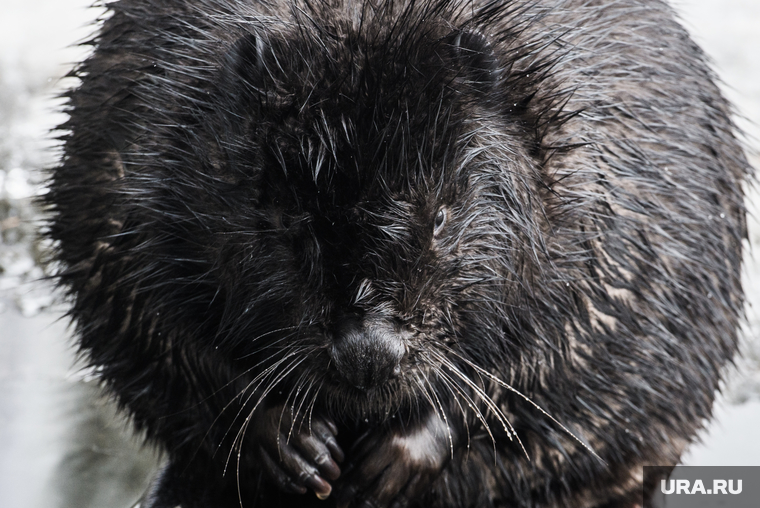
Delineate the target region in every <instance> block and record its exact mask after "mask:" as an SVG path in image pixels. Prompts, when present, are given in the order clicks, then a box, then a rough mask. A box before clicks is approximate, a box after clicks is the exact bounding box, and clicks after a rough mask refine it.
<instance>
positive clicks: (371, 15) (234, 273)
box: [45, 0, 749, 508]
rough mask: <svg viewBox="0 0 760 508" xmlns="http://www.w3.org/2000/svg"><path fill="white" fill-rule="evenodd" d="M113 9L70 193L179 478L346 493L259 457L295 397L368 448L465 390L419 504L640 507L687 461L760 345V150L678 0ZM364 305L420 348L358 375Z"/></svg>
mask: <svg viewBox="0 0 760 508" xmlns="http://www.w3.org/2000/svg"><path fill="white" fill-rule="evenodd" d="M109 10H110V16H108V17H107V19H106V20H105V21H104V22H103V26H102V28H101V30H100V32H99V33H98V35H97V36H96V37H95V38H94V39H93V41H92V44H93V45H94V46H95V53H94V55H93V56H92V57H91V58H89V59H88V60H87V61H85V62H84V63H83V64H81V65H80V66H79V67H78V68H77V69H76V70H75V71H74V73H73V74H74V75H75V76H77V77H79V78H80V79H81V84H80V85H79V86H78V87H77V88H76V89H74V90H73V91H72V92H71V93H70V95H69V109H68V112H69V114H70V119H69V121H68V122H67V123H66V124H65V125H64V126H63V129H64V130H65V131H66V134H65V138H64V139H65V145H64V157H63V159H62V163H61V165H60V166H59V167H57V168H55V170H54V171H53V172H52V174H51V177H50V192H49V194H47V196H46V197H45V203H46V205H47V206H48V207H49V210H50V212H51V217H52V218H51V220H50V223H49V233H48V234H49V237H50V238H52V239H53V240H55V241H56V244H57V252H56V258H57V261H58V262H60V270H59V274H58V277H59V280H60V283H61V285H62V287H63V288H64V289H65V291H66V292H67V295H68V296H69V297H70V300H71V316H72V318H73V320H74V323H75V324H76V334H77V337H78V343H79V347H80V349H81V351H82V353H83V354H84V355H85V356H86V358H88V359H89V361H90V363H91V364H92V365H94V366H96V367H97V368H98V371H99V373H100V376H101V378H102V380H103V382H104V384H105V386H106V387H107V389H108V390H109V391H110V392H111V393H112V394H114V396H115V397H116V398H117V400H118V401H119V403H120V404H121V405H122V406H123V407H124V408H125V409H126V410H127V411H128V412H129V413H130V414H131V415H132V417H133V418H134V421H135V422H136V423H137V425H138V427H139V428H141V429H144V430H145V431H146V432H147V434H148V436H149V438H150V439H151V440H152V441H154V442H157V443H159V444H160V445H161V447H162V448H164V449H165V450H166V451H167V453H168V459H169V465H168V467H167V469H166V470H165V471H164V472H163V476H162V478H161V479H159V481H157V483H156V485H155V486H154V491H153V492H152V493H151V494H150V496H149V498H150V503H151V505H152V506H156V507H160V506H172V507H173V506H175V505H178V504H181V506H182V507H183V508H192V507H201V506H203V507H205V506H219V507H222V506H224V507H227V506H239V505H240V504H241V503H242V504H243V506H276V505H278V503H280V505H282V506H308V505H310V504H311V503H314V504H317V503H321V504H320V506H330V504H329V503H331V501H328V504H327V505H325V504H324V502H321V501H317V500H316V499H315V498H314V496H313V494H307V495H304V496H301V495H294V496H291V495H288V494H283V493H281V492H280V490H279V489H276V488H273V487H272V485H271V482H270V481H269V480H268V476H267V474H268V473H267V471H266V467H264V466H262V465H261V462H260V461H258V460H255V452H254V450H255V449H256V447H257V446H258V445H259V444H260V443H259V442H258V441H257V439H264V438H257V437H256V436H258V435H259V434H257V433H256V432H255V429H254V430H251V428H250V427H249V426H248V425H249V422H248V420H247V418H248V417H249V416H251V417H252V418H253V421H256V420H255V417H254V416H255V415H258V414H259V413H260V412H261V411H262V410H263V409H262V408H265V407H272V406H274V407H280V406H281V407H282V408H283V410H282V413H283V415H285V413H286V412H287V411H290V410H292V412H293V413H294V415H293V417H292V421H291V425H290V429H289V430H288V432H287V434H288V435H290V434H293V433H295V434H299V433H304V432H307V431H306V429H308V428H309V427H310V425H311V419H312V418H322V419H323V420H324V421H326V422H327V421H329V422H334V423H335V425H336V426H337V427H338V429H339V432H338V434H337V439H338V442H339V443H340V446H341V447H342V448H343V450H345V451H347V459H346V460H347V461H348V463H349V464H352V462H351V460H352V459H351V457H350V454H351V452H350V450H351V449H352V446H353V444H354V441H355V440H356V439H358V438H359V436H362V435H364V439H365V440H366V439H370V440H376V441H377V443H376V444H377V445H378V447H379V448H383V446H384V444H386V443H387V442H388V441H389V440H391V439H392V438H399V437H402V438H403V436H405V435H407V434H409V433H412V432H416V431H421V432H423V433H425V432H427V431H430V432H428V434H430V436H428V437H431V436H433V434H436V432H438V431H436V432H433V430H431V429H432V428H433V427H435V425H433V424H431V423H429V422H431V421H441V419H442V420H445V425H444V428H445V429H446V430H445V432H444V433H443V435H442V437H441V438H440V439H443V440H444V441H446V442H448V443H449V444H450V446H446V447H445V453H443V454H442V455H441V454H439V455H441V456H437V457H438V459H439V460H438V462H437V463H436V467H437V468H438V469H435V468H434V469H435V471H436V472H435V473H431V474H430V476H431V478H430V479H429V482H428V484H425V486H424V488H423V487H420V491H419V493H418V495H417V496H416V497H415V498H414V499H410V500H409V502H410V505H411V506H435V507H452V508H454V507H456V508H462V507H468V506H472V507H489V506H542V507H543V506H547V507H548V506H600V507H601V506H632V505H634V504H636V503H640V502H641V499H642V498H641V495H642V494H641V489H642V486H641V481H642V479H641V472H642V470H641V467H642V466H643V465H645V464H659V465H662V464H675V463H677V461H678V459H679V457H680V455H681V453H682V452H683V450H684V448H685V446H686V445H687V444H688V443H689V441H690V440H691V439H692V437H693V436H694V434H695V432H696V431H697V430H698V428H699V427H700V425H701V423H702V422H703V420H704V419H705V418H709V416H710V412H711V405H712V401H713V397H714V394H715V391H716V390H717V388H718V382H719V379H720V373H721V369H722V368H723V367H724V366H725V365H726V364H727V362H729V361H730V359H731V357H732V355H733V354H734V351H735V349H736V339H737V327H738V325H739V322H740V314H741V308H742V303H743V292H742V288H741V284H740V280H739V274H740V265H741V244H742V240H743V239H744V238H745V236H746V232H745V219H744V216H745V212H744V208H743V193H742V183H743V181H744V180H745V179H746V177H747V175H748V174H749V168H748V166H747V162H746V160H745V158H744V155H743V153H742V149H741V147H740V145H739V144H738V143H737V141H736V139H735V136H734V134H733V130H734V129H733V125H732V123H731V120H730V110H729V107H728V105H727V103H726V102H725V100H724V99H723V98H722V97H721V94H720V92H719V91H718V89H717V87H716V85H715V83H714V76H713V75H712V73H711V72H710V71H709V69H708V67H707V65H706V64H705V61H704V57H703V55H702V53H701V51H700V50H699V48H698V47H697V46H696V45H695V44H694V43H693V42H692V41H691V40H690V39H689V37H688V36H687V34H686V32H685V31H684V30H683V29H682V28H681V27H680V26H679V25H678V24H677V22H676V21H675V20H674V15H673V13H672V11H671V10H670V8H669V7H667V6H666V5H665V4H663V3H661V2H658V1H637V0H620V1H615V2H595V1H581V0H544V1H539V2H523V1H513V2H494V3H481V2H475V3H465V2H456V1H445V0H436V1H434V2H423V3H419V4H410V3H406V2H403V1H401V0H398V1H388V2H386V1H382V0H378V1H377V2H370V1H365V2H363V3H362V2H350V1H347V0H346V1H340V0H335V1H332V2H294V3H290V2H288V1H275V2H263V3H258V2H253V1H252V2H243V1H234V0H203V1H197V2H182V1H176V0H175V1H160V2H159V1H151V0H122V1H119V2H114V3H112V4H109ZM441 207H444V209H445V211H446V214H447V215H446V221H445V225H444V227H443V229H442V231H441V232H440V233H436V229H435V224H436V214H437V211H438V210H439V208H441ZM346 316H360V318H361V317H362V316H374V318H373V319H375V318H376V319H378V320H380V321H379V322H380V323H381V328H382V327H385V328H388V327H390V326H395V327H397V328H393V330H394V331H392V332H388V333H389V334H390V336H391V339H390V340H392V341H398V340H400V341H402V343H403V344H404V347H405V351H406V353H405V355H404V357H403V359H402V360H401V363H400V365H401V367H402V371H401V374H400V375H399V376H396V377H391V378H390V379H389V380H388V381H387V383H380V384H378V386H374V387H372V388H371V389H370V390H369V391H368V392H363V391H362V390H358V389H356V388H355V387H354V386H351V384H350V383H346V382H345V375H344V374H342V372H343V371H344V370H346V369H347V367H346V368H343V369H344V370H343V371H341V370H340V369H339V368H338V367H336V366H335V364H334V363H335V362H332V361H331V358H332V357H331V356H330V354H331V351H333V350H331V349H330V348H331V347H333V343H334V342H335V341H336V337H337V336H339V335H340V333H341V332H339V331H336V330H340V327H341V326H342V323H344V321H345V320H346V319H348V318H347V317H346ZM362 319H363V318H362ZM389 323H391V324H392V325H391V324H389ZM379 326H380V325H379ZM385 328H383V329H385ZM383 333H385V332H383ZM381 335H382V334H381ZM383 337H384V336H383ZM379 340H380V339H379ZM382 340H384V339H382ZM383 347H384V346H383ZM347 351H351V350H350V348H349V349H347ZM372 351H373V354H374V353H376V354H377V360H378V361H382V360H383V359H384V355H385V353H384V351H385V349H382V347H381V348H380V349H377V350H372ZM347 354H350V353H347ZM358 356H359V355H357V358H356V360H357V361H359V359H358ZM349 359H350V358H349ZM373 361H374V360H373ZM348 363H350V362H348ZM362 368H364V369H366V370H365V371H362V372H366V373H368V374H367V376H369V374H373V375H374V374H376V372H375V371H374V370H373V364H372V363H371V362H370V363H369V364H368V365H366V366H365V367H362ZM336 369H338V370H336ZM386 370H387V369H386ZM384 372H385V371H383V373H381V374H382V375H383V376H384V375H385V373H384ZM378 375H380V374H378ZM278 404H279V406H278ZM254 409H255V411H254ZM431 415H439V416H438V417H437V418H438V419H437V420H436V418H435V417H433V416H431ZM444 415H445V416H444ZM549 415H550V416H549ZM285 416H286V418H285V421H288V417H287V415H285ZM431 418H432V419H431ZM320 421H321V420H320ZM399 422H401V423H399ZM270 430H271V429H270ZM436 435H437V434H436ZM367 436H369V437H367ZM431 439H433V440H434V441H435V442H437V443H440V439H439V438H437V437H436V438H433V437H431ZM372 442H374V441H372ZM383 449H384V448H383ZM388 453H390V452H388ZM398 462H399V463H400V464H404V465H408V462H409V455H403V454H402V455H401V456H400V458H399V460H398ZM431 471H432V470H431ZM400 474H401V473H399V475H400ZM347 478H352V477H351V476H350V475H347ZM340 481H341V480H339V481H338V482H337V483H336V489H337V492H338V493H339V492H340V491H341V489H343V491H345V490H346V489H347V488H348V487H347V485H346V484H350V481H349V480H345V482H346V484H341V483H340ZM349 486H350V485H349ZM334 497H335V496H333V498H334ZM357 499H358V498H357Z"/></svg>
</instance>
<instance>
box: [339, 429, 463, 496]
mask: <svg viewBox="0 0 760 508" xmlns="http://www.w3.org/2000/svg"><path fill="white" fill-rule="evenodd" d="M455 444H456V436H455V432H454V429H453V428H450V427H449V426H448V425H447V424H446V423H445V422H444V421H442V420H441V419H440V418H439V417H438V416H437V415H431V416H430V417H428V419H427V420H426V421H425V422H424V423H423V424H422V425H421V426H419V427H415V428H412V429H409V428H406V429H404V428H402V427H401V426H397V427H392V428H390V429H388V430H385V429H384V430H380V429H373V430H371V431H368V432H367V433H365V434H364V435H363V436H362V437H361V438H360V439H359V440H358V441H357V443H356V444H355V445H354V446H353V447H352V450H351V452H350V453H349V456H350V457H351V459H350V462H349V463H348V464H347V465H346V468H345V469H344V473H343V476H342V477H341V480H340V482H339V483H338V484H337V485H336V493H335V498H336V501H337V506H338V507H339V508H347V507H348V506H351V507H356V508H386V507H387V508H405V507H406V506H407V505H408V504H409V503H410V502H412V501H413V500H415V499H416V498H417V497H418V496H419V495H420V494H422V493H423V492H425V490H427V489H428V488H429V487H430V485H431V484H432V483H433V481H435V480H436V479H437V478H438V476H439V475H440V473H441V471H442V470H443V468H444V467H445V466H446V464H447V463H448V461H449V460H450V458H451V454H452V452H451V451H452V449H453V446H454V445H455Z"/></svg>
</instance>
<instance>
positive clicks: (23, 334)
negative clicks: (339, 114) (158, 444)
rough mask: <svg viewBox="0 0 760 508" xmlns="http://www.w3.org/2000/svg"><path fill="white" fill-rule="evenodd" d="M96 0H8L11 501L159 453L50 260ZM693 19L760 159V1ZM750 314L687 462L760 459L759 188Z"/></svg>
mask: <svg viewBox="0 0 760 508" xmlns="http://www.w3.org/2000/svg"><path fill="white" fill-rule="evenodd" d="M90 4H91V0H0V507H9V508H10V507H13V508H74V507H76V508H90V507H92V508H95V507H97V508H128V507H130V506H132V505H133V504H134V503H135V501H136V500H137V499H138V498H139V497H140V495H141V494H142V492H143V490H144V489H145V486H146V482H147V480H148V479H149V478H150V476H151V475H152V474H153V472H154V471H155V469H156V468H157V466H158V463H159V460H160V459H159V457H158V456H157V454H156V453H154V452H153V451H151V450H145V449H141V448H140V445H139V439H137V438H135V437H133V436H132V434H131V432H130V429H129V426H128V423H127V422H125V421H124V420H123V419H122V418H120V417H119V416H118V415H117V414H116V412H115V409H114V407H113V404H112V403H111V402H110V401H109V400H107V399H105V398H103V397H101V396H100V395H99V393H98V389H97V386H96V383H95V382H94V381H93V380H92V379H91V377H90V375H89V373H88V372H87V371H85V370H83V369H81V367H80V366H78V365H77V362H76V358H75V356H74V354H73V352H72V351H71V348H70V346H71V339H70V335H69V330H68V329H67V326H66V324H67V322H66V320H65V319H63V318H62V312H63V310H64V309H63V308H62V307H61V305H60V304H56V303H55V300H54V297H53V294H52V292H51V289H50V287H49V285H47V284H45V283H44V282H39V280H40V278H41V277H42V276H43V275H44V274H43V272H42V270H41V269H40V268H39V266H38V262H39V259H40V256H41V253H42V252H44V250H45V247H46V246H45V245H44V244H40V242H39V241H38V240H37V239H35V237H34V231H35V228H36V227H37V225H38V222H37V221H38V220H39V218H38V216H37V214H36V211H35V209H34V207H33V206H32V198H33V197H34V196H35V195H37V194H39V193H41V192H43V189H42V187H41V185H40V180H41V175H40V169H41V168H44V167H46V166H50V165H51V164H54V162H55V160H56V156H57V151H56V146H57V143H56V142H55V141H54V140H53V139H52V137H51V135H50V134H49V130H50V129H51V128H53V127H54V126H55V125H57V124H59V123H61V122H62V121H63V120H64V118H65V117H64V115H62V114H61V113H60V112H59V111H58V109H59V107H60V105H61V102H62V101H61V100H60V99H58V98H57V95H58V94H59V93H60V92H61V91H62V90H65V89H66V88H67V87H69V86H72V85H73V84H75V83H74V82H73V80H71V79H67V78H65V77H64V76H65V75H66V73H67V72H68V70H69V69H70V68H71V66H72V65H73V63H75V62H77V61H80V60H81V59H83V58H84V57H85V56H86V55H87V50H86V49H85V48H82V47H77V46H76V43H77V42H79V41H81V40H83V39H85V38H87V36H88V35H90V34H91V33H92V32H93V30H94V23H95V21H96V19H97V17H98V16H99V15H101V14H102V12H103V10H102V9H100V8H88V7H89V5H90ZM675 8H676V10H677V11H678V12H679V13H680V15H681V17H682V20H683V22H684V24H685V26H686V27H687V28H688V29H689V31H690V32H691V33H692V35H693V37H694V39H695V40H696V41H697V42H698V43H699V44H700V45H701V46H702V47H703V48H704V49H705V51H706V52H707V54H708V55H709V56H710V57H711V58H712V61H713V64H714V68H715V70H716V71H717V73H718V75H719V76H720V77H721V79H722V81H723V90H724V92H725V94H726V95H727V96H728V97H729V99H730V100H731V101H732V102H733V103H734V105H735V106H736V111H737V113H738V116H737V123H738V125H739V126H740V127H741V128H742V129H743V130H744V131H745V133H746V135H747V139H746V141H747V145H748V147H749V148H750V150H749V151H750V153H749V156H750V159H751V161H752V163H753V165H754V166H755V167H757V168H760V158H759V157H758V149H759V148H760V141H758V140H760V128H758V125H757V122H760V1H758V0H722V1H720V2H717V1H715V0H681V1H679V2H678V3H677V4H675ZM748 206H749V208H750V211H751V213H752V217H750V229H749V234H750V242H749V245H747V249H746V251H747V255H746V256H745V268H744V276H745V279H744V280H745V288H746V290H747V294H748V303H747V309H746V313H747V323H746V326H745V330H744V334H743V335H744V342H743V346H742V355H741V357H740V358H738V359H737V362H736V367H735V368H732V369H731V370H730V372H729V373H728V376H727V379H728V381H727V383H726V386H725V388H724V390H723V394H722V395H721V397H720V398H719V400H718V402H717V403H716V406H715V415H716V418H715V420H714V421H712V422H710V423H709V424H707V426H706V428H705V429H704V431H703V433H702V435H701V438H700V442H699V443H696V444H695V445H693V446H692V448H691V449H690V450H689V452H688V453H687V455H686V456H685V457H684V458H683V463H684V464H686V465H760V437H758V429H759V428H760V427H758V422H760V253H759V252H758V249H759V248H760V223H759V222H758V217H760V194H758V192H757V191H756V190H755V189H748Z"/></svg>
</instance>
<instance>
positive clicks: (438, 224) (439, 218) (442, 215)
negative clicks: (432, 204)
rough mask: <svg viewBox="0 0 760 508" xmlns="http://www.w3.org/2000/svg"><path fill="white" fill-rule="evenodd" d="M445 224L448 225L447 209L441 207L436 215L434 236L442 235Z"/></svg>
mask: <svg viewBox="0 0 760 508" xmlns="http://www.w3.org/2000/svg"><path fill="white" fill-rule="evenodd" d="M444 224H446V209H445V208H443V207H441V208H439V209H438V213H437V214H435V223H434V224H433V225H434V229H433V236H438V235H439V234H440V233H441V231H442V230H443V225H444Z"/></svg>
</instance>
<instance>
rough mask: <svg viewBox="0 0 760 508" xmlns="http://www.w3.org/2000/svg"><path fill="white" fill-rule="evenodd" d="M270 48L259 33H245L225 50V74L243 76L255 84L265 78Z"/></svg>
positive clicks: (258, 83)
mask: <svg viewBox="0 0 760 508" xmlns="http://www.w3.org/2000/svg"><path fill="white" fill-rule="evenodd" d="M271 52H272V50H271V47H270V46H269V44H268V43H267V41H266V40H265V39H264V37H262V36H261V35H257V34H251V33H249V34H246V35H244V36H243V37H241V38H240V39H238V40H237V41H236V42H235V43H234V44H233V45H232V48H230V50H229V51H228V52H227V58H226V61H225V65H224V67H225V69H224V70H225V74H228V75H231V76H235V77H237V78H243V79H244V80H245V81H247V82H249V83H250V84H252V85H254V86H256V85H260V84H262V83H263V82H264V80H265V75H266V74H267V70H266V66H267V65H266V61H267V59H268V56H269V54H271Z"/></svg>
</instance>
